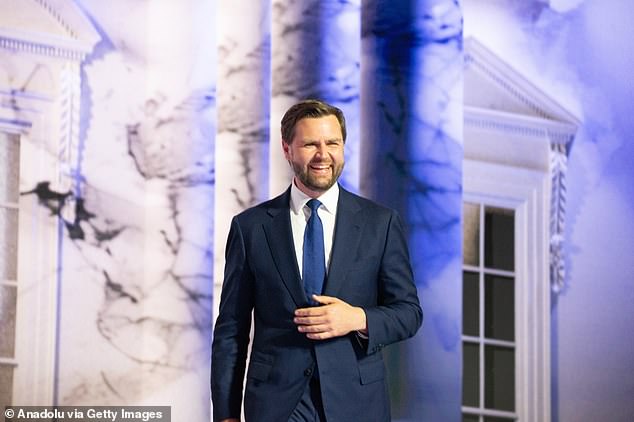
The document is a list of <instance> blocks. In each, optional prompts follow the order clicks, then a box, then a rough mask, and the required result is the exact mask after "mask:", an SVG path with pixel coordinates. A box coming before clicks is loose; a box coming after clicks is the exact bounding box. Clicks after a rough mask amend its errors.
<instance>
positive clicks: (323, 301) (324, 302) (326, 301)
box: [313, 295, 341, 305]
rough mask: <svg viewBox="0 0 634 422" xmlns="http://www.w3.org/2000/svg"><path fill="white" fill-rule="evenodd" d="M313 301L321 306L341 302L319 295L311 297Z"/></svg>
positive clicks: (334, 298)
mask: <svg viewBox="0 0 634 422" xmlns="http://www.w3.org/2000/svg"><path fill="white" fill-rule="evenodd" d="M313 300H315V301H316V302H318V303H321V304H322V305H329V304H331V303H337V302H341V299H338V298H336V297H332V296H320V295H313Z"/></svg>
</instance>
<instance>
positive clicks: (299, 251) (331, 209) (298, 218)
mask: <svg viewBox="0 0 634 422" xmlns="http://www.w3.org/2000/svg"><path fill="white" fill-rule="evenodd" d="M310 199H311V198H310V197H309V196H308V195H306V194H305V193H304V192H302V191H301V190H299V188H298V187H297V186H296V185H295V179H293V183H292V186H291V204H290V205H291V206H290V208H291V211H290V212H291V230H292V231H293V243H294V244H295V255H296V258H297V266H298V267H299V274H300V275H302V272H303V268H302V267H303V262H304V231H305V230H306V223H307V221H308V218H309V217H310V208H308V206H307V205H306V204H307V203H308V201H309V200H310ZM317 199H319V202H321V205H320V206H319V209H318V210H317V215H319V218H320V219H321V224H322V226H323V228H324V255H325V256H324V258H325V260H326V262H325V264H326V273H328V268H329V266H330V254H331V251H332V239H333V236H334V234H335V218H336V216H337V202H338V201H339V185H338V184H337V183H335V184H334V185H332V187H331V188H330V189H328V190H327V191H326V192H324V193H323V194H322V195H321V196H320V197H319V198H317Z"/></svg>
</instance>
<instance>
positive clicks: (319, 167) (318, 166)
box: [309, 164, 330, 173]
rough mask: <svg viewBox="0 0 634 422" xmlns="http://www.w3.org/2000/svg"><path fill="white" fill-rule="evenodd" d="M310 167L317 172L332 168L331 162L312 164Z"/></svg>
mask: <svg viewBox="0 0 634 422" xmlns="http://www.w3.org/2000/svg"><path fill="white" fill-rule="evenodd" d="M309 168H310V169H311V170H313V171H315V172H317V173H325V172H327V171H329V170H330V164H311V165H310V166H309Z"/></svg>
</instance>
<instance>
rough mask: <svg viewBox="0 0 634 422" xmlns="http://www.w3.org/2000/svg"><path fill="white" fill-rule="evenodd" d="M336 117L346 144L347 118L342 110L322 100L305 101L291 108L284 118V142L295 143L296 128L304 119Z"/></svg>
mask: <svg viewBox="0 0 634 422" xmlns="http://www.w3.org/2000/svg"><path fill="white" fill-rule="evenodd" d="M326 116H335V117H336V118H337V121H339V126H340V127H341V135H342V136H343V142H346V118H345V117H344V116H343V111H341V109H339V108H337V107H335V106H332V105H330V104H328V103H325V102H324V101H320V100H304V101H300V102H299V103H297V104H295V105H294V106H292V107H291V108H289V109H288V110H287V111H286V113H284V117H282V140H283V141H284V142H286V143H287V144H290V143H291V142H293V137H294V136H295V126H296V125H297V122H299V121H300V120H302V119H306V118H309V119H316V118H318V117H326Z"/></svg>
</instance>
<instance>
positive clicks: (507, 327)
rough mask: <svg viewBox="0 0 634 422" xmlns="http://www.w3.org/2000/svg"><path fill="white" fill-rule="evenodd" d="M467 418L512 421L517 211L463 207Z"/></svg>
mask: <svg viewBox="0 0 634 422" xmlns="http://www.w3.org/2000/svg"><path fill="white" fill-rule="evenodd" d="M463 209H464V237H463V239H464V243H463V250H464V255H463V256H464V259H463V314H462V315H463V324H462V348H463V349H462V350H463V394H462V402H463V420H464V421H474V422H491V421H513V420H516V419H517V414H516V413H515V410H516V407H515V404H516V403H515V360H516V359H515V355H516V353H515V347H516V346H515V256H514V255H515V213H514V210H513V209H507V208H499V207H492V206H487V205H485V204H483V203H470V202H467V203H465V204H464V208H463Z"/></svg>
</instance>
